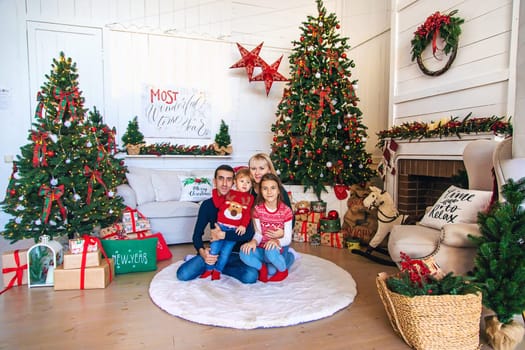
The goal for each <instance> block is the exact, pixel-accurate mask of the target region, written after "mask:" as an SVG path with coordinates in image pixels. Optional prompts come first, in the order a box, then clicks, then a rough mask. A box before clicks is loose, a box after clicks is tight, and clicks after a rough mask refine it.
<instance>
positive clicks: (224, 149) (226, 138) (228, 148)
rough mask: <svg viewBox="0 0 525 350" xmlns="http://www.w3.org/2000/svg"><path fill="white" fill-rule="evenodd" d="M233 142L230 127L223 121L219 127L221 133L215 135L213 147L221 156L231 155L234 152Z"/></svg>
mask: <svg viewBox="0 0 525 350" xmlns="http://www.w3.org/2000/svg"><path fill="white" fill-rule="evenodd" d="M231 142H232V141H231V137H230V134H229V132H228V125H226V123H225V122H224V120H222V119H221V126H220V127H219V132H218V133H217V135H215V143H214V144H213V147H214V149H215V151H216V152H217V153H219V154H231V153H232V151H233V149H232V145H231Z"/></svg>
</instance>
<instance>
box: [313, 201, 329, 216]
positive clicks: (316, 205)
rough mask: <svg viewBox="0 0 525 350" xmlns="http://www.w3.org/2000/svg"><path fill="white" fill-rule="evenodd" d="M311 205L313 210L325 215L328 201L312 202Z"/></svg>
mask: <svg viewBox="0 0 525 350" xmlns="http://www.w3.org/2000/svg"><path fill="white" fill-rule="evenodd" d="M310 206H311V207H312V211H313V212H315V213H320V214H323V216H324V214H326V202H324V201H315V202H310Z"/></svg>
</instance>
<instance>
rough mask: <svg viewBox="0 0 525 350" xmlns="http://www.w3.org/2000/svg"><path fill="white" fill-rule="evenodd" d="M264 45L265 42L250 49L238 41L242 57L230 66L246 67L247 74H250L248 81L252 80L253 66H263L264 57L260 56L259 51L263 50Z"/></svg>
mask: <svg viewBox="0 0 525 350" xmlns="http://www.w3.org/2000/svg"><path fill="white" fill-rule="evenodd" d="M262 46H263V43H260V44H259V45H257V47H256V48H255V49H253V50H252V51H248V50H246V49H245V48H244V47H242V46H241V44H239V43H237V47H238V48H239V52H240V53H241V56H242V58H241V59H240V60H239V61H237V62H235V63H234V64H233V65H232V66H231V67H230V68H242V67H244V68H245V69H246V74H248V81H252V75H253V68H254V67H262V66H261V65H262V62H264V61H263V60H262V58H260V57H259V52H260V51H261V48H262Z"/></svg>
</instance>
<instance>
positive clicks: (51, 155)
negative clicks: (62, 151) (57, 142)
mask: <svg viewBox="0 0 525 350" xmlns="http://www.w3.org/2000/svg"><path fill="white" fill-rule="evenodd" d="M46 155H47V156H48V157H53V156H54V155H55V152H53V151H47V152H46Z"/></svg>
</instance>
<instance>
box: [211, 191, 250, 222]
mask: <svg viewBox="0 0 525 350" xmlns="http://www.w3.org/2000/svg"><path fill="white" fill-rule="evenodd" d="M212 198H213V204H214V205H215V206H216V207H217V208H218V209H219V211H218V213H217V223H219V224H221V225H226V226H228V227H231V228H237V227H239V226H241V225H242V226H244V227H247V226H248V225H249V224H250V219H251V216H250V212H251V209H252V205H253V196H252V195H251V194H250V192H240V191H236V190H230V192H228V194H227V195H226V196H221V195H219V192H217V189H215V188H214V189H213V191H212Z"/></svg>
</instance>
